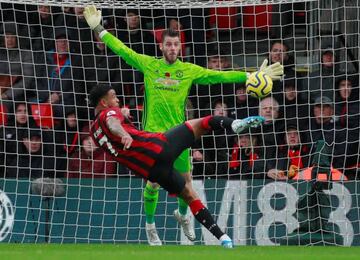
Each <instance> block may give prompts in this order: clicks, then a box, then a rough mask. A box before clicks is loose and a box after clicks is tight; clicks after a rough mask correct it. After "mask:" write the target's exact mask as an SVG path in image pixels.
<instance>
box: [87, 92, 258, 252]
mask: <svg viewBox="0 0 360 260" xmlns="http://www.w3.org/2000/svg"><path fill="white" fill-rule="evenodd" d="M89 100H90V103H91V105H93V106H94V107H95V114H96V117H95V120H94V122H93V124H92V126H91V131H90V133H91V137H92V138H93V140H94V141H95V143H96V144H97V145H98V146H99V147H101V148H102V149H103V150H104V151H105V152H107V153H108V154H109V155H111V156H112V158H113V159H114V160H116V161H117V162H119V163H121V164H123V165H125V166H126V167H128V168H129V169H130V170H132V171H133V172H134V173H135V174H137V175H140V176H141V177H143V178H145V179H147V180H150V181H151V182H155V183H159V184H160V185H161V186H162V187H163V188H164V189H165V190H167V191H168V192H170V193H173V194H176V195H177V196H179V197H181V198H182V199H183V200H184V201H185V202H186V203H187V204H188V205H189V206H190V209H191V212H192V213H193V215H194V216H195V219H196V220H197V221H199V222H200V223H201V224H202V225H204V226H205V227H206V228H207V229H208V230H209V231H210V232H211V233H212V234H213V235H214V236H215V237H216V238H217V239H219V240H220V241H221V245H222V246H224V247H227V248H232V247H233V244H232V240H231V239H230V238H229V236H228V235H226V234H225V233H223V232H222V231H221V230H220V228H219V227H218V225H217V224H216V223H215V221H214V219H213V218H212V216H211V214H210V213H209V211H208V210H207V208H206V207H205V206H204V205H203V204H202V202H201V201H200V199H199V197H198V195H197V194H196V193H195V191H194V190H193V188H192V185H191V182H186V181H185V179H184V178H183V175H181V174H180V173H178V172H177V171H176V170H174V169H173V163H174V161H175V159H176V158H177V157H178V156H179V155H180V154H181V153H182V152H183V150H185V149H188V148H189V147H190V146H191V145H192V144H193V143H194V142H195V140H196V139H198V138H200V136H201V135H204V134H206V133H207V132H208V131H210V130H220V129H227V130H229V131H233V132H235V133H240V132H242V131H244V130H245V129H247V128H249V127H257V126H259V125H260V124H262V123H263V122H264V121H265V119H264V118H263V117H249V118H245V119H243V120H240V119H238V120H234V119H231V118H227V117H223V116H207V117H204V118H200V119H193V120H190V121H186V122H185V123H183V124H181V125H179V126H177V127H175V128H172V129H170V130H168V131H166V132H165V133H153V132H146V131H140V130H138V129H136V128H135V127H134V125H133V124H132V123H131V121H130V120H129V119H128V118H126V117H125V116H124V115H123V114H122V113H121V109H120V108H119V99H118V98H117V96H116V93H115V91H114V89H113V88H112V87H111V86H96V87H94V88H93V89H92V91H91V93H90V97H89Z"/></svg>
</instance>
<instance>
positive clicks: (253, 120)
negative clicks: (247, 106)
mask: <svg viewBox="0 0 360 260" xmlns="http://www.w3.org/2000/svg"><path fill="white" fill-rule="evenodd" d="M264 122H265V118H264V117H262V116H249V117H246V118H244V119H236V120H234V121H233V122H232V124H231V129H232V130H233V131H234V132H235V133H237V134H240V133H241V132H243V131H244V130H246V129H248V128H250V127H255V128H256V127H258V126H260V125H261V124H263V123H264Z"/></svg>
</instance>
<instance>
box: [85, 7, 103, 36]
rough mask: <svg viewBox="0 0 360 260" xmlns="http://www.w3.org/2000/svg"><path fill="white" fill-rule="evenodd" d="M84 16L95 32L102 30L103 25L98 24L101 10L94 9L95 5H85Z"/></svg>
mask: <svg viewBox="0 0 360 260" xmlns="http://www.w3.org/2000/svg"><path fill="white" fill-rule="evenodd" d="M84 17H85V20H86V22H87V24H88V25H89V26H90V28H91V29H92V30H94V31H95V32H97V33H100V32H101V31H103V30H104V27H102V25H101V24H100V22H101V11H100V10H97V9H96V6H95V5H89V6H87V7H85V10H84Z"/></svg>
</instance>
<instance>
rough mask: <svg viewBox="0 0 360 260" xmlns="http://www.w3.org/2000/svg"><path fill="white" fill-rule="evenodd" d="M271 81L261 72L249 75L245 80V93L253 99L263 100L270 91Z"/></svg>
mask: <svg viewBox="0 0 360 260" xmlns="http://www.w3.org/2000/svg"><path fill="white" fill-rule="evenodd" d="M272 87H273V82H272V79H271V78H270V77H269V76H268V75H266V74H265V73H264V72H262V71H257V72H254V73H251V74H250V76H249V78H248V79H247V80H246V92H247V93H248V94H250V95H251V96H253V97H255V98H263V97H266V96H267V95H269V94H270V93H271V91H272Z"/></svg>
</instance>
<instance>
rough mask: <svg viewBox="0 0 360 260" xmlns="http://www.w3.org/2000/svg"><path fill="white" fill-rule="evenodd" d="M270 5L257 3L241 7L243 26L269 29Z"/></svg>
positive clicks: (270, 22)
mask: <svg viewBox="0 0 360 260" xmlns="http://www.w3.org/2000/svg"><path fill="white" fill-rule="evenodd" d="M272 9H273V6H272V5H257V6H245V7H243V28H244V29H255V28H256V29H258V30H262V31H267V30H269V27H270V26H271V24H272Z"/></svg>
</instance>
